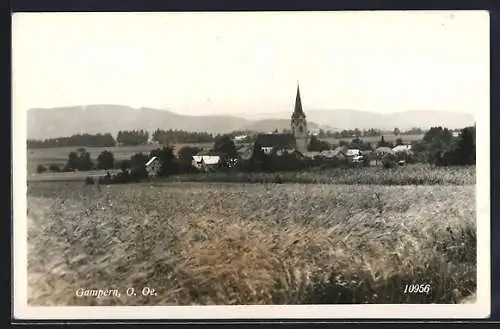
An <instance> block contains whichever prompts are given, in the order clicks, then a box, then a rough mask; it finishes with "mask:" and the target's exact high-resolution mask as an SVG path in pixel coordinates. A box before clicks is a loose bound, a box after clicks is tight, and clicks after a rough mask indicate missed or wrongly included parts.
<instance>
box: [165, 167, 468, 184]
mask: <svg viewBox="0 0 500 329" xmlns="http://www.w3.org/2000/svg"><path fill="white" fill-rule="evenodd" d="M277 177H280V178H281V181H282V182H283V183H301V184H348V185H350V184H363V185H473V184H475V183H476V169H475V167H474V166H470V167H434V166H430V165H423V164H416V165H408V166H404V167H396V168H391V169H384V168H382V167H380V166H378V167H365V168H345V169H343V168H329V169H325V170H314V171H302V172H282V173H238V172H233V173H221V172H210V173H200V174H194V175H179V176H173V177H169V178H168V179H167V180H168V181H176V182H183V181H192V182H233V183H236V182H240V183H243V182H244V183H272V182H274V181H275V180H276V178H277Z"/></svg>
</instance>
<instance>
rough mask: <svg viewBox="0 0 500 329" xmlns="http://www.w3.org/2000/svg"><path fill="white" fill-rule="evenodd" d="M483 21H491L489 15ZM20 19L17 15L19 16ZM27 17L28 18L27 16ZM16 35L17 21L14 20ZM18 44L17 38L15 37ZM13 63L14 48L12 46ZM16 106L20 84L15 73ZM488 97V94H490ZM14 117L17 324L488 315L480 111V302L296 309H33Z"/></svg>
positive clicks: (484, 133) (21, 115)
mask: <svg viewBox="0 0 500 329" xmlns="http://www.w3.org/2000/svg"><path fill="white" fill-rule="evenodd" d="M484 13H485V19H489V16H488V12H486V11H485V12H484ZM16 15H19V14H16ZM23 15H26V14H23ZM12 22H13V31H14V19H13V21H12ZM13 41H14V38H13ZM12 49H13V50H12V53H13V56H12V60H13V62H15V60H16V56H15V49H16V48H15V45H14V44H13V47H12ZM12 77H13V80H12V88H13V93H12V95H13V97H12V105H13V108H16V106H15V104H16V81H15V75H12ZM488 95H489V90H488ZM12 114H13V118H12V120H13V132H12V133H13V136H12V138H13V144H12V146H13V148H12V153H13V159H12V179H13V207H14V208H13V215H14V216H13V270H14V273H13V292H14V303H13V316H14V318H15V319H16V320H27V319H33V320H37V319H38V320H42V319H45V320H49V319H50V320H55V319H61V320H76V319H93V320H95V319H111V320H120V319H136V320H137V319H164V320H168V319H186V320H194V319H308V318H311V319H360V318H364V319H368V318H372V319H381V318H386V319H387V318H398V319H419V318H427V319H431V318H432V319H439V318H457V319H460V318H462V319H463V318H485V317H488V316H489V315H490V308H491V306H490V294H491V288H490V280H491V278H490V209H491V208H490V117H489V116H490V113H489V108H482V109H481V112H478V113H476V124H477V139H478V140H479V142H478V143H477V146H476V147H477V149H476V159H477V168H478V169H479V168H480V170H477V171H476V175H477V185H476V190H477V195H476V200H477V216H478V221H477V241H478V245H477V300H476V303H473V304H449V305H448V304H447V305H408V304H406V305H405V304H397V305H388V304H379V305H309V306H302V305H292V306H281V305H272V306H127V307H119V306H112V307H97V306H90V307H74V306H71V307H34V306H28V305H27V234H26V233H27V231H26V228H27V218H26V209H27V204H26V203H27V201H26V198H27V187H26V181H27V172H26V164H27V152H26V136H27V134H26V129H27V122H26V111H24V110H22V111H17V112H15V113H14V111H12Z"/></svg>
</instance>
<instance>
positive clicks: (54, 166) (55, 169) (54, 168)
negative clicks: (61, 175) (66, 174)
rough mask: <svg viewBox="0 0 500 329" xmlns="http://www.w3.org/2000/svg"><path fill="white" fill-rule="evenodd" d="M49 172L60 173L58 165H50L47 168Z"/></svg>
mask: <svg viewBox="0 0 500 329" xmlns="http://www.w3.org/2000/svg"><path fill="white" fill-rule="evenodd" d="M49 170H50V171H52V172H60V171H61V168H59V166H58V165H55V164H52V165H50V166H49Z"/></svg>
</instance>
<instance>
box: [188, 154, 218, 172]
mask: <svg viewBox="0 0 500 329" xmlns="http://www.w3.org/2000/svg"><path fill="white" fill-rule="evenodd" d="M219 161H220V156H218V155H193V162H192V163H193V167H195V168H196V169H199V170H205V171H207V170H209V169H210V168H213V167H215V166H217V164H218V163H219Z"/></svg>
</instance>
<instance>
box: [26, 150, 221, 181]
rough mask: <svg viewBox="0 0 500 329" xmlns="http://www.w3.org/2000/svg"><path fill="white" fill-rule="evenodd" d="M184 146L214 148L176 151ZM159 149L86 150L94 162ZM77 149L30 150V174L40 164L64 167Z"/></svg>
mask: <svg viewBox="0 0 500 329" xmlns="http://www.w3.org/2000/svg"><path fill="white" fill-rule="evenodd" d="M184 146H193V147H200V148H203V149H209V148H211V147H212V146H213V143H198V144H196V143H193V144H175V145H174V151H178V150H180V149H181V148H182V147H184ZM159 147H161V146H160V145H157V144H147V145H137V146H115V147H85V149H86V150H87V151H88V152H89V153H90V157H91V158H92V161H96V159H97V157H98V156H99V154H101V152H102V151H111V152H112V153H113V155H114V157H115V160H125V159H129V158H130V157H131V156H132V155H134V154H136V153H139V152H142V153H145V154H149V152H150V151H151V150H154V149H157V148H159ZM77 149H78V146H74V147H52V148H39V149H28V150H27V152H28V153H27V160H28V174H31V173H36V167H37V166H38V165H39V164H41V165H44V166H47V167H48V166H49V165H58V166H60V167H63V166H64V164H65V163H66V161H68V154H69V153H70V152H73V151H76V150H77Z"/></svg>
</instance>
